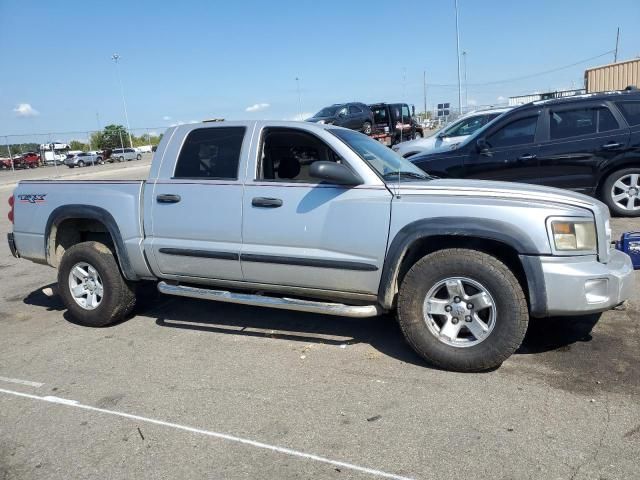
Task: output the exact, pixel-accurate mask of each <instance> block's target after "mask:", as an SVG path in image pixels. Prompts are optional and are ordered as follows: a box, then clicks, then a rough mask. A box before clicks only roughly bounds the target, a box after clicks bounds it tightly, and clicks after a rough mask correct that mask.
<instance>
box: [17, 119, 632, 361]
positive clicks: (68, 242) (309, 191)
mask: <svg viewBox="0 0 640 480" xmlns="http://www.w3.org/2000/svg"><path fill="white" fill-rule="evenodd" d="M149 179H150V180H149V181H147V182H145V181H141V180H130V181H123V180H116V181H109V180H106V181H105V180H103V181H98V182H96V181H73V182H70V181H68V180H66V181H61V182H56V181H36V180H33V181H21V182H20V183H19V184H18V186H17V187H16V189H15V191H14V196H15V197H14V198H11V199H10V201H9V205H10V208H11V210H10V212H9V219H10V220H11V221H12V222H14V224H13V232H11V233H9V234H8V243H9V249H10V251H11V252H12V254H13V255H14V256H16V257H22V258H25V259H28V260H32V261H34V262H37V263H39V264H43V263H46V264H49V265H51V266H52V267H56V268H57V269H58V290H59V294H60V296H61V298H62V300H63V301H64V304H65V305H66V307H67V309H68V313H69V317H70V318H71V319H73V321H74V322H77V323H80V324H84V325H87V326H92V327H102V326H105V325H108V324H111V323H114V322H118V321H120V320H122V319H124V318H125V317H126V316H127V315H128V314H129V313H130V312H131V311H132V309H133V307H134V305H135V301H136V297H135V292H136V285H137V284H138V283H137V282H141V281H155V282H158V289H159V290H160V292H162V293H165V294H168V295H175V296H183V297H192V298H200V299H208V300H214V301H222V302H231V303H237V304H244V305H253V306H262V307H272V308H280V309H286V310H297V311H304V312H315V313H323V314H331V315H339V316H346V317H359V318H360V317H371V316H375V315H379V314H381V313H384V312H396V313H397V319H398V322H399V324H400V327H401V330H402V333H403V334H404V336H405V338H406V339H407V341H408V343H409V344H410V345H411V346H412V347H413V348H414V350H415V351H416V352H417V353H418V354H419V355H420V356H422V358H424V359H426V360H427V361H429V362H431V363H432V364H434V365H437V366H439V367H441V368H448V369H453V370H462V371H478V370H486V369H491V368H495V367H498V366H499V365H500V364H501V363H502V362H503V361H504V360H506V359H507V358H508V357H509V356H510V355H511V354H512V353H513V352H514V351H515V350H516V349H517V348H518V346H519V345H520V343H521V342H522V339H523V337H524V335H525V332H526V330H527V325H528V322H529V317H530V316H532V317H546V316H558V315H570V316H575V315H580V314H589V313H595V312H601V311H604V310H607V309H610V308H613V307H615V306H616V305H618V304H620V303H621V302H623V301H625V300H626V299H628V298H629V297H630V296H631V294H632V292H634V288H635V287H634V284H633V282H634V276H633V273H634V272H633V267H632V264H631V259H630V257H629V256H628V255H626V254H625V253H623V252H621V251H619V250H616V249H615V248H613V246H612V245H611V228H610V225H609V220H610V219H609V211H608V209H607V208H606V206H605V205H604V204H602V203H601V202H599V201H597V200H594V199H592V198H589V197H587V196H585V195H580V194H577V193H573V192H567V191H561V190H558V189H550V188H546V187H539V186H533V185H515V184H512V183H511V184H509V183H503V182H482V181H468V180H447V179H434V178H432V177H429V176H428V175H425V174H424V173H423V172H421V170H420V169H419V168H417V167H416V166H415V165H413V164H412V163H411V162H410V161H409V160H407V159H404V158H402V157H401V156H399V155H397V154H396V153H394V152H393V151H391V149H389V148H387V147H386V146H384V145H382V144H381V143H379V142H377V141H376V140H374V139H373V138H371V137H368V136H366V135H363V134H361V133H358V132H355V131H352V130H348V129H345V128H340V127H336V126H333V125H318V124H313V123H306V122H277V121H250V122H220V123H199V124H189V125H181V126H178V127H172V128H170V129H168V130H167V134H166V135H165V136H164V137H163V138H162V141H161V142H160V145H159V147H158V152H157V154H156V155H154V156H153V160H152V164H151V169H150V172H149ZM215 206H220V208H214V207H215ZM274 226H277V228H274ZM300 318H302V317H300ZM554 325H555V322H547V328H549V329H551V328H555V327H554Z"/></svg>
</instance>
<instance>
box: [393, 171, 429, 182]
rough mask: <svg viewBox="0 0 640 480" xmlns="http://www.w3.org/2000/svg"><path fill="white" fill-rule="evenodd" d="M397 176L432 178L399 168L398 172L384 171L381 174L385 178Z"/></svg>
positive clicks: (421, 178)
mask: <svg viewBox="0 0 640 480" xmlns="http://www.w3.org/2000/svg"><path fill="white" fill-rule="evenodd" d="M398 177H409V178H415V179H417V180H431V179H432V178H433V177H431V176H430V175H426V174H423V173H418V172H410V171H408V170H400V171H399V172H389V173H385V174H384V176H383V178H384V179H385V180H393V179H394V178H398Z"/></svg>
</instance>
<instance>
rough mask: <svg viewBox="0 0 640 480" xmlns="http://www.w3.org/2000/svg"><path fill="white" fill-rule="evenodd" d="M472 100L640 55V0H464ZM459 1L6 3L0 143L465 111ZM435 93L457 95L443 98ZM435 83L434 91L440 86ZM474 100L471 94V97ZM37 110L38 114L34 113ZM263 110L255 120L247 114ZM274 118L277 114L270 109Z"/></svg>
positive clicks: (575, 80) (569, 79)
mask: <svg viewBox="0 0 640 480" xmlns="http://www.w3.org/2000/svg"><path fill="white" fill-rule="evenodd" d="M459 4H460V32H461V48H462V49H464V50H466V51H467V52H468V54H467V65H468V83H469V91H468V99H469V101H470V103H476V104H478V105H487V104H496V103H500V102H501V101H502V98H503V97H508V96H511V95H519V94H526V93H530V92H533V91H542V90H547V89H557V88H571V87H572V86H573V87H576V88H579V87H580V86H582V83H583V75H584V69H585V68H586V67H588V66H595V65H599V64H604V63H610V62H611V61H612V60H613V55H607V56H605V57H601V58H599V59H595V60H592V61H590V62H586V63H581V64H580V65H576V66H574V67H571V68H566V69H562V70H558V71H555V72H553V73H548V74H545V75H539V76H534V77H531V78H527V79H523V80H518V81H511V82H503V83H491V84H488V85H478V84H483V83H486V82H494V81H501V80H505V79H512V78H515V77H521V76H526V75H530V74H536V73H538V72H543V71H546V70H550V69H555V68H556V67H561V66H564V65H568V64H571V63H574V62H578V61H580V60H583V59H586V58H590V57H595V56H597V55H599V54H602V53H604V52H607V51H609V50H612V49H613V48H614V46H615V33H616V28H617V27H618V26H619V27H620V29H621V38H620V50H619V58H621V59H630V58H634V57H636V56H638V55H640V29H638V28H637V26H638V25H639V24H640V1H638V0H610V1H606V2H605V1H601V0H590V1H585V0H582V1H579V0H575V1H574V0H562V1H558V0H537V1H508V0H484V1H478V0H459ZM455 48H456V47H455V17H454V9H453V0H415V1H409V0H407V1H402V0H394V1H389V0H387V1H376V0H369V1H361V0H353V1H347V0H342V1H334V0H323V1H311V0H293V1H279V0H271V1H262V2H258V1H249V0H247V1H241V0H236V1H233V2H231V1H214V0H211V1H190V0H184V1H182V2H158V1H154V2H146V1H138V2H136V1H130V2H126V1H119V0H111V1H110V2H89V1H86V0H84V1H63V0H60V1H55V2H54V1H47V0H40V1H36V0H34V1H30V0H0V51H1V52H2V55H1V58H2V67H1V68H2V72H3V73H2V75H0V137H2V136H4V135H11V134H19V133H32V132H40V133H46V132H65V131H86V130H94V129H96V128H97V124H98V123H97V118H96V113H98V114H99V117H100V124H101V125H102V126H104V125H105V124H108V123H124V115H123V111H122V102H121V97H120V90H119V86H118V83H117V77H116V71H115V65H114V64H113V62H112V61H111V60H110V57H111V54H112V53H114V52H117V53H119V54H120V55H121V57H122V59H121V64H120V66H121V72H122V78H123V82H124V89H125V94H126V99H127V104H128V109H129V120H130V124H131V127H132V128H133V127H167V126H169V125H171V124H173V123H178V122H189V121H192V120H202V119H205V118H212V117H225V118H227V119H245V118H249V119H252V118H274V119H285V118H293V117H295V116H296V114H297V113H298V97H297V93H296V81H295V78H296V77H299V78H300V87H301V104H302V111H303V112H315V111H317V110H318V109H320V108H321V107H323V106H325V105H327V104H331V103H336V102H341V101H350V100H357V101H363V102H374V101H399V100H404V101H407V102H410V103H415V104H416V107H417V108H420V107H421V106H422V103H423V102H422V72H423V71H424V70H426V71H427V83H428V91H427V96H428V98H427V100H428V104H429V106H430V107H431V106H432V105H433V104H435V103H439V102H444V101H450V102H451V103H452V104H456V105H457V89H456V87H455V86H448V85H451V84H455V83H456V81H457V73H456V50H455ZM434 84H438V85H444V86H435V85H434ZM429 85H430V86H429ZM463 96H464V95H463ZM24 104H28V106H26V105H24ZM255 105H258V107H256V108H255V111H247V108H248V107H251V106H255ZM266 105H268V106H266Z"/></svg>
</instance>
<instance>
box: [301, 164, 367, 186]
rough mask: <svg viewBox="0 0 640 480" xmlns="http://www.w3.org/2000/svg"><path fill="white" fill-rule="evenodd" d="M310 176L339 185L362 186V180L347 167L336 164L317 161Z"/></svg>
mask: <svg viewBox="0 0 640 480" xmlns="http://www.w3.org/2000/svg"><path fill="white" fill-rule="evenodd" d="M309 175H310V176H311V177H313V178H317V179H319V180H325V181H327V182H329V183H335V184H338V185H350V186H352V187H355V186H356V185H362V183H363V182H362V179H361V178H360V177H359V176H358V175H356V174H355V173H353V172H352V171H351V170H350V169H349V168H348V167H347V166H346V165H342V164H340V163H336V162H325V161H317V162H313V163H312V164H311V166H310V167H309Z"/></svg>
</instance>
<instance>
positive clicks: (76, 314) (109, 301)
mask: <svg viewBox="0 0 640 480" xmlns="http://www.w3.org/2000/svg"><path fill="white" fill-rule="evenodd" d="M82 262H85V263H88V264H89V265H91V266H92V267H93V268H95V270H96V271H97V272H98V274H99V276H100V278H101V282H102V285H103V296H102V299H101V301H100V303H99V304H98V305H97V307H95V308H94V309H93V310H87V309H85V308H83V307H82V306H80V305H79V304H78V303H77V302H76V300H75V299H74V297H73V294H72V293H71V287H70V285H69V275H70V272H71V269H72V268H73V267H74V266H75V265H77V264H79V263H82ZM58 290H59V292H60V296H61V297H62V300H63V302H64V304H65V305H66V307H67V310H68V312H69V314H70V315H71V317H72V319H73V320H74V321H76V322H77V323H79V324H81V325H85V326H88V327H104V326H107V325H110V324H112V323H116V322H119V321H121V320H123V319H124V318H125V317H126V316H127V315H128V314H129V313H131V311H132V310H133V307H134V306H135V303H136V297H135V289H134V286H133V284H131V283H130V282H127V281H126V280H125V279H124V278H123V276H122V274H121V273H120V269H119V268H118V263H117V262H116V258H115V255H114V254H113V251H112V250H111V249H110V248H109V247H107V246H106V245H104V244H103V243H99V242H82V243H78V244H76V245H74V246H72V247H71V248H69V249H67V251H66V252H65V253H64V255H63V256H62V260H61V261H60V265H59V266H58Z"/></svg>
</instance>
